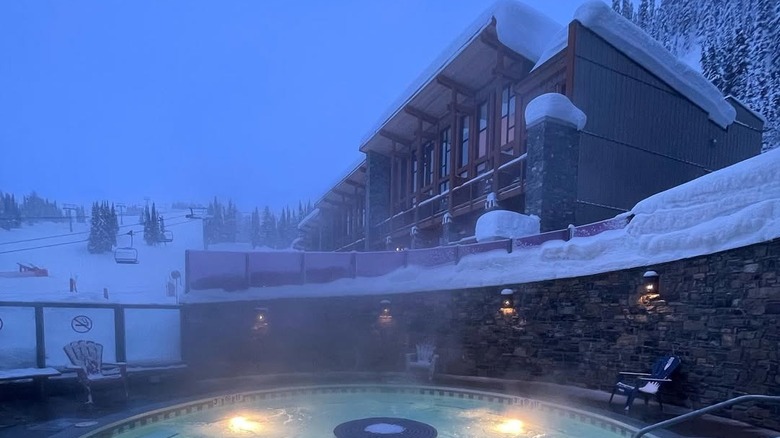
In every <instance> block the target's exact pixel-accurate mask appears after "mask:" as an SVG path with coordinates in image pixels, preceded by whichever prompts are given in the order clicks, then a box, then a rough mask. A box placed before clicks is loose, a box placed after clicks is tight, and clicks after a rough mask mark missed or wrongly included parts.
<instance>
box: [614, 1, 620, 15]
mask: <svg viewBox="0 0 780 438" xmlns="http://www.w3.org/2000/svg"><path fill="white" fill-rule="evenodd" d="M620 1H621V0H612V10H613V11H615V12H617V13H618V14H619V13H620Z"/></svg>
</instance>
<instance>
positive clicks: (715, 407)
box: [634, 395, 780, 438]
mask: <svg viewBox="0 0 780 438" xmlns="http://www.w3.org/2000/svg"><path fill="white" fill-rule="evenodd" d="M751 401H763V402H774V403H780V396H776V395H742V396H739V397H735V398H732V399H731V400H726V401H724V402H720V403H716V404H714V405H712V406H707V407H706V408H701V409H697V410H695V411H693V412H688V413H687V414H683V415H680V416H678V417H674V418H670V419H668V420H666V421H662V422H660V423H655V424H651V425H650V426H647V427H644V428H642V429H639V431H638V432H637V433H636V434H634V438H639V437H641V436H644V435H645V434H646V433H648V432H650V431H651V430H655V429H660V428H662V427H667V426H671V425H674V424H678V423H682V422H683V421H688V420H690V419H691V418H696V417H701V416H702V415H704V414H707V413H710V412H712V411H716V410H718V409H721V408H725V407H728V406H731V405H736V404H739V403H744V402H751Z"/></svg>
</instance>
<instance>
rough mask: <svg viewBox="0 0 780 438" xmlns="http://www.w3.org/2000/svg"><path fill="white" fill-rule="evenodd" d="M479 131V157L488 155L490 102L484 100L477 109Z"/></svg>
mask: <svg viewBox="0 0 780 438" xmlns="http://www.w3.org/2000/svg"><path fill="white" fill-rule="evenodd" d="M477 120H478V121H479V126H478V128H479V132H478V133H477V158H482V157H484V156H485V155H487V131H488V104H487V102H483V103H482V104H481V105H479V109H478V110H477Z"/></svg>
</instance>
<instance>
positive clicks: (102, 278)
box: [0, 211, 203, 303]
mask: <svg viewBox="0 0 780 438" xmlns="http://www.w3.org/2000/svg"><path fill="white" fill-rule="evenodd" d="M186 213H188V212H183V211H171V212H165V217H166V227H167V228H168V229H170V231H171V232H172V233H173V236H174V241H173V242H171V243H168V244H160V245H158V246H154V247H152V246H147V245H146V244H145V243H144V242H143V239H142V238H141V235H140V233H139V235H137V236H135V242H134V246H135V248H136V249H137V250H138V258H139V261H140V263H139V264H137V265H119V264H116V263H115V262H114V257H113V253H105V254H90V253H89V252H88V251H87V244H86V242H80V243H74V244H65V243H69V242H76V241H79V240H85V239H86V238H87V236H88V233H89V225H88V224H74V226H73V228H74V229H73V231H74V233H73V234H71V233H69V229H68V224H67V223H51V222H46V223H40V224H36V225H32V226H26V225H25V226H24V227H22V228H20V229H14V230H11V231H5V230H0V271H15V270H17V265H16V263H17V262H23V263H25V262H28V263H32V264H34V265H36V266H39V267H42V268H46V269H48V270H49V277H40V278H2V277H0V301H96V302H109V303H175V302H176V298H175V297H169V296H167V294H166V283H167V281H168V279H169V278H170V273H171V271H173V270H178V271H179V272H180V273H181V274H182V276H183V275H184V250H185V249H203V238H202V236H203V232H202V223H201V221H200V220H191V219H187V218H185V217H184V216H185V214H186ZM135 222H137V218H135V217H125V218H124V223H125V226H124V227H122V228H121V230H120V232H127V231H128V230H130V229H133V230H135V231H141V230H142V227H141V226H140V225H136V224H135ZM49 236H61V237H56V238H50V239H49V238H47V239H41V240H34V241H25V240H28V239H40V238H43V237H49ZM15 241H25V242H20V243H9V242H15ZM57 244H65V245H60V246H51V247H47V248H40V249H34V250H30V251H19V252H10V253H9V252H7V251H14V250H19V249H26V248H34V247H41V246H46V245H57ZM117 244H118V245H119V246H129V237H128V236H119V237H118V238H117ZM71 276H74V277H77V286H78V290H79V292H78V293H70V292H69V291H68V280H69V278H70V277H71ZM103 288H108V291H109V299H108V300H106V299H104V298H103Z"/></svg>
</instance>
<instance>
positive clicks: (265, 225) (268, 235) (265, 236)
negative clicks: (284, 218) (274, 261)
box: [260, 206, 277, 248]
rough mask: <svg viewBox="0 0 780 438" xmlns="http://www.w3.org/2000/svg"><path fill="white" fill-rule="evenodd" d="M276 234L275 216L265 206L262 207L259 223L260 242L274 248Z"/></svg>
mask: <svg viewBox="0 0 780 438" xmlns="http://www.w3.org/2000/svg"><path fill="white" fill-rule="evenodd" d="M276 236H277V234H276V217H275V216H274V214H273V213H271V209H270V208H268V206H266V207H265V208H264V209H263V218H262V222H261V224H260V237H261V244H262V245H264V246H267V247H269V248H276V241H277V238H276Z"/></svg>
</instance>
